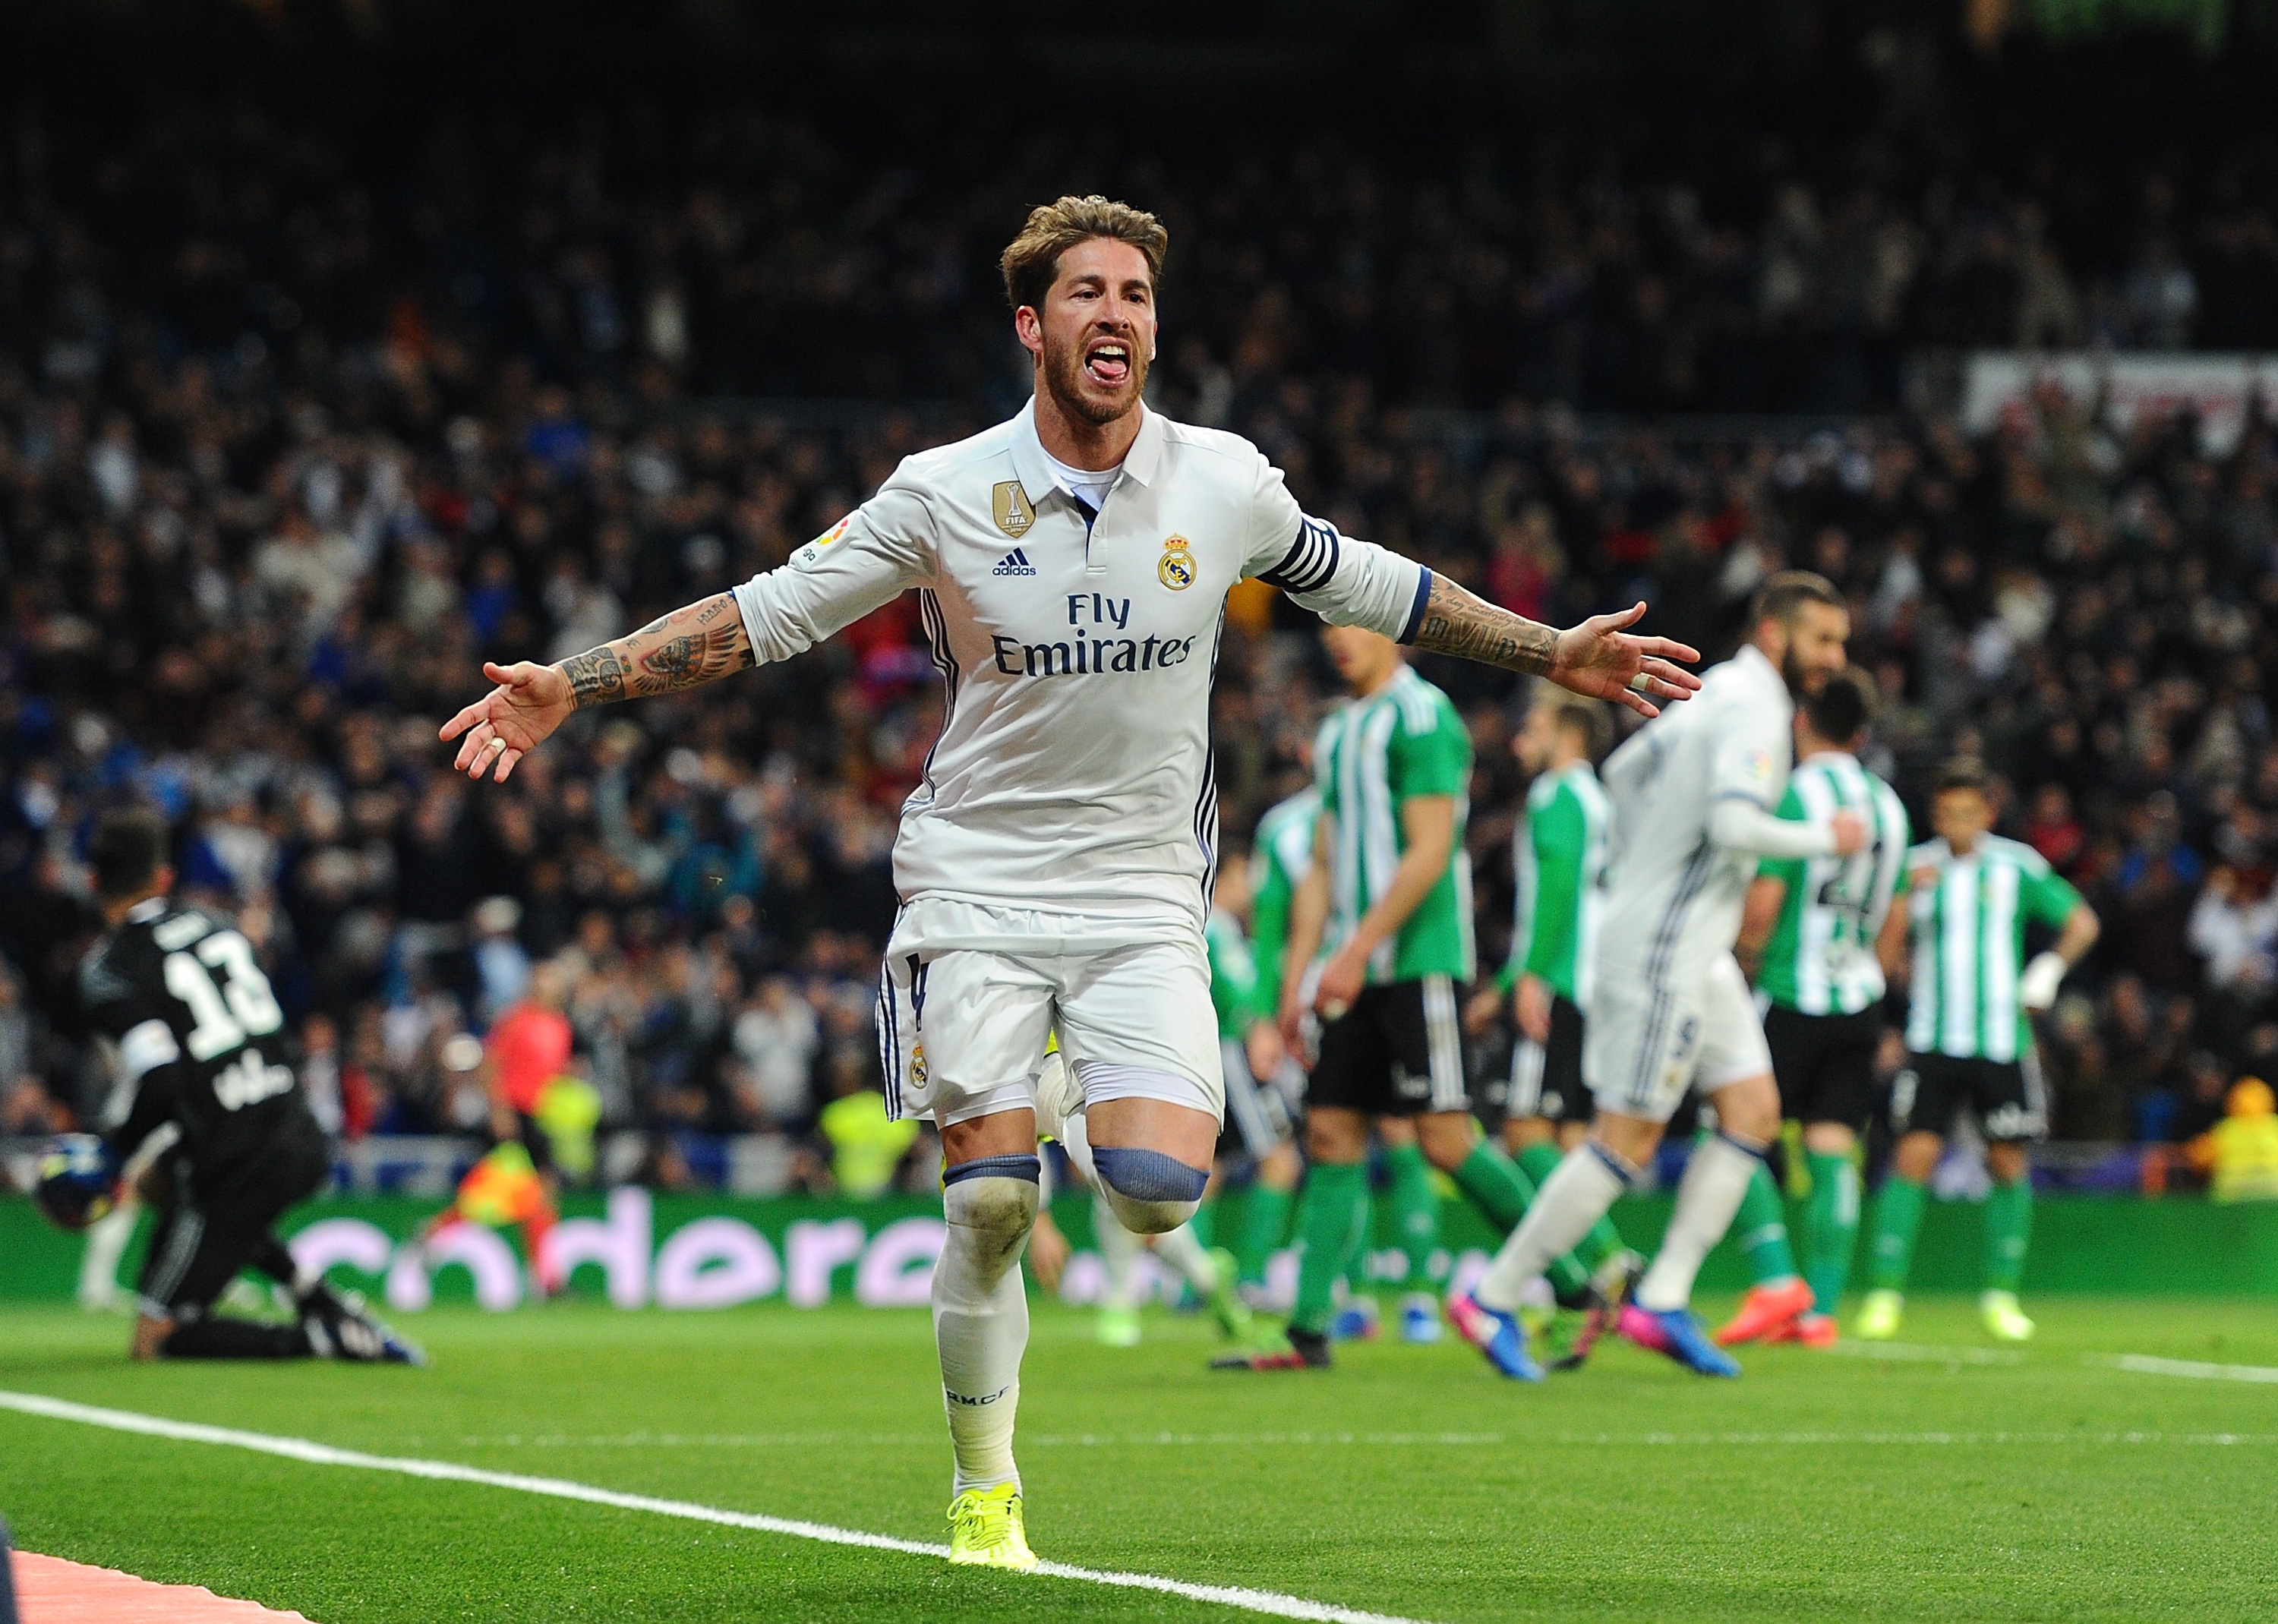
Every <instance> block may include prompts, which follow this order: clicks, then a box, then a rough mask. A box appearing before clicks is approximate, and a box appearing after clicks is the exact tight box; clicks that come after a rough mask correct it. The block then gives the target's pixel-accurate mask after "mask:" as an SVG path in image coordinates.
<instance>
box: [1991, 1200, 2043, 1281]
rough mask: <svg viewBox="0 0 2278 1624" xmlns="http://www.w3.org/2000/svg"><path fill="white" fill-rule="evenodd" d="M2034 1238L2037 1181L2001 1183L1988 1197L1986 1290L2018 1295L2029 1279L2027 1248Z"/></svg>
mask: <svg viewBox="0 0 2278 1624" xmlns="http://www.w3.org/2000/svg"><path fill="white" fill-rule="evenodd" d="M2032 1238H2033V1181H2032V1178H2030V1176H2028V1177H2026V1178H2020V1179H2019V1180H2017V1182H2016V1183H2014V1184H1997V1185H1995V1186H1993V1191H1992V1193H1991V1194H1990V1195H1988V1196H1987V1197H1986V1198H1985V1289H1986V1290H1987V1291H1989V1292H2014V1291H2015V1290H2016V1289H2017V1282H2018V1281H2020V1280H2022V1279H2023V1278H2024V1277H2025V1247H2026V1245H2027V1244H2028V1243H2029V1242H2030V1240H2031V1239H2032Z"/></svg>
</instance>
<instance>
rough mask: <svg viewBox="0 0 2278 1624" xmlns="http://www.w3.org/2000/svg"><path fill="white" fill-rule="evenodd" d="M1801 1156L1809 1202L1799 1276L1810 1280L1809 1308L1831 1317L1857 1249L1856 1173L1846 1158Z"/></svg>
mask: <svg viewBox="0 0 2278 1624" xmlns="http://www.w3.org/2000/svg"><path fill="white" fill-rule="evenodd" d="M1804 1156H1805V1160H1806V1162H1807V1163H1808V1164H1809V1166H1810V1168H1811V1199H1810V1201H1808V1202H1807V1203H1805V1206H1804V1208H1803V1277H1804V1278H1805V1279H1807V1280H1808V1281H1810V1282H1811V1306H1812V1307H1813V1308H1816V1309H1817V1310H1818V1311H1819V1312H1820V1313H1822V1314H1832V1313H1834V1312H1835V1305H1836V1303H1837V1302H1838V1300H1840V1299H1841V1298H1842V1295H1843V1282H1844V1281H1845V1279H1846V1278H1847V1277H1849V1275H1850V1273H1851V1254H1853V1253H1854V1252H1855V1251H1857V1250H1858V1247H1859V1170H1858V1169H1857V1168H1856V1167H1854V1166H1853V1165H1852V1164H1851V1158H1850V1157H1849V1156H1831V1155H1825V1154H1824V1153H1823V1152H1821V1151H1816V1150H1812V1151H1807V1152H1805V1153H1804Z"/></svg>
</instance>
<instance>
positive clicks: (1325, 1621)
mask: <svg viewBox="0 0 2278 1624" xmlns="http://www.w3.org/2000/svg"><path fill="white" fill-rule="evenodd" d="M0 1409H8V1410H15V1411H18V1412H19V1413H20V1414H26V1415H38V1416H42V1417H44V1418H45V1419H47V1420H50V1421H70V1422H79V1423H80V1424H81V1425H84V1426H89V1427H103V1428H106V1429H108V1430H111V1431H113V1432H134V1433H140V1434H141V1435H143V1436H144V1437H162V1438H172V1439H174V1440H175V1441H177V1442H180V1443H186V1444H218V1445H224V1446H226V1447H228V1448H232V1449H248V1450H251V1451H253V1452H256V1454H264V1455H278V1456H281V1457H283V1458H284V1459H286V1460H298V1461H302V1462H303V1463H304V1464H306V1465H310V1466H345V1467H356V1468H363V1470H366V1471H373V1472H394V1473H396V1474H398V1475H401V1476H405V1477H424V1478H431V1479H435V1480H438V1481H442V1482H447V1483H480V1484H483V1485H484V1486H485V1487H487V1488H493V1489H513V1490H516V1491H520V1492H522V1493H524V1494H539V1495H545V1496H547V1497H549V1498H554V1499H559V1500H582V1501H584V1502H585V1503H586V1504H587V1505H592V1506H612V1507H614V1508H615V1509H617V1510H620V1511H645V1512H651V1513H654V1514H656V1515H657V1516H660V1517H679V1518H682V1519H684V1520H685V1521H691V1522H712V1523H718V1524H720V1525H722V1526H723V1527H726V1528H736V1529H754V1530H756V1531H758V1532H760V1533H763V1534H788V1535H790V1536H792V1537H793V1538H796V1539H812V1540H818V1541H820V1542H822V1544H829V1545H860V1546H863V1547H865V1548H867V1549H869V1550H872V1551H899V1552H906V1553H907V1554H908V1555H911V1556H929V1557H946V1556H947V1555H948V1554H949V1548H948V1547H947V1546H946V1545H929V1544H922V1543H921V1542H920V1541H918V1540H914V1539H896V1538H894V1537H892V1536H890V1535H885V1534H866V1533H864V1532H862V1531H861V1530H860V1529H841V1528H833V1527H831V1526H830V1525H829V1523H826V1522H807V1521H802V1520H799V1519H797V1518H791V1517H768V1516H762V1515H760V1514H758V1513H753V1512H741V1511H723V1510H722V1509H720V1508H719V1507H717V1506H699V1505H696V1504H694V1503H692V1502H691V1501H687V1500H666V1499H659V1498H655V1497H654V1496H652V1495H646V1494H623V1493H620V1492H618V1491H616V1490H615V1489H601V1488H596V1487H595V1486H593V1485H592V1484H591V1483H570V1482H569V1481H568V1480H566V1479H563V1478H559V1477H529V1476H524V1475H522V1474H520V1473H516V1472H487V1471H485V1470H483V1469H482V1468H480V1467H472V1466H461V1465H460V1464H458V1463H457V1462H456V1461H452V1460H408V1459H405V1458H402V1457H400V1456H393V1455H369V1454H365V1453H363V1452H362V1451H360V1450H354V1449H335V1448H333V1446H332V1445H329V1444H318V1443H316V1442H314V1441H312V1440H310V1439H308V1438H294V1437H276V1436H275V1435H273V1434H271V1433H266V1432H241V1431H238V1430H235V1429H234V1428H231V1427H209V1426H206V1425H203V1423H200V1422H187V1421H169V1420H167V1419H165V1418H164V1416H159V1415H141V1414H135V1413H134V1411H131V1410H108V1409H99V1408H97V1407H95V1406H93V1405H88V1404H73V1403H72V1402H70V1401H69V1400H68V1399H50V1398H49V1397H47V1396H46V1395H45V1394H42V1393H26V1392H8V1391H0ZM1034 1571H1035V1572H1036V1573H1038V1574H1045V1575H1048V1576H1050V1577H1052V1578H1055V1579H1080V1580H1082V1581H1083V1582H1086V1583H1088V1584H1106V1585H1113V1586H1116V1587H1118V1588H1119V1589H1123V1590H1155V1591H1159V1592H1161V1593H1162V1594H1164V1595H1166V1596H1180V1597H1186V1598H1187V1599H1188V1600H1189V1601H1198V1602H1209V1603H1214V1604H1216V1605H1219V1606H1223V1607H1235V1608H1239V1609H1241V1610H1242V1611H1243V1612H1245V1613H1264V1614H1265V1615H1267V1616H1269V1617H1272V1618H1277V1619H1303V1620H1311V1621H1312V1624H1418V1620H1413V1619H1403V1618H1397V1617H1395V1616H1393V1615H1390V1614H1387V1613H1364V1612H1361V1611H1359V1610H1358V1609H1356V1608H1351V1607H1336V1606H1332V1605H1329V1604H1328V1603H1326V1602H1317V1601H1308V1600H1306V1599H1305V1598H1304V1597H1302V1596H1283V1595H1281V1594H1280V1593H1279V1592H1277V1591H1273V1590H1248V1589H1244V1588H1242V1587H1241V1586H1237V1585H1220V1584H1189V1583H1188V1582H1186V1581H1184V1580H1182V1579H1164V1578H1158V1576H1156V1575H1155V1574H1122V1573H1113V1572H1109V1571H1106V1570H1105V1569H1101V1568H1095V1567H1071V1566H1069V1565H1068V1564H1066V1563H1065V1562H1040V1563H1038V1564H1037V1565H1036V1568H1035V1570H1034Z"/></svg>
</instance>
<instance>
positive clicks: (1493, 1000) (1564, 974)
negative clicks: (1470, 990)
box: [1464, 692, 1639, 1362]
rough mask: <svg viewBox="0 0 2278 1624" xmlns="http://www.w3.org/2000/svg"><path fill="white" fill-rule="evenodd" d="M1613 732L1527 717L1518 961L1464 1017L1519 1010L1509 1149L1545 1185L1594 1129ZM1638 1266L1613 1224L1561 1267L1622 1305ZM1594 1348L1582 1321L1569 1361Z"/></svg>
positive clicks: (1550, 705)
mask: <svg viewBox="0 0 2278 1624" xmlns="http://www.w3.org/2000/svg"><path fill="white" fill-rule="evenodd" d="M1608 733H1609V728H1607V726H1606V716H1605V713H1604V712H1603V711H1602V710H1601V709H1600V708H1599V707H1598V706H1597V705H1593V704H1592V703H1591V702H1590V701H1588V700H1586V699H1575V700H1572V701H1571V703H1570V702H1569V701H1568V699H1567V697H1566V696H1564V695H1563V694H1558V693H1556V692H1546V693H1544V694H1541V695H1540V697H1538V698H1536V699H1535V701H1534V703H1533V705H1531V706H1530V707H1529V708H1528V710H1527V713H1526V721H1525V723H1524V724H1522V726H1521V727H1520V728H1519V731H1518V736H1517V737H1516V738H1515V739H1513V740H1512V741H1511V753H1512V754H1514V755H1515V756H1517V758H1518V760H1519V764H1520V765H1521V766H1524V767H1525V769H1526V770H1527V771H1528V772H1529V773H1531V774H1533V781H1532V782H1530V783H1529V784H1528V786H1527V791H1526V810H1525V814H1524V815H1523V816H1522V817H1521V818H1520V820H1519V822H1518V827H1517V829H1516V830H1515V831H1514V832H1513V834H1512V837H1511V863H1512V870H1513V873H1514V874H1515V876H1516V878H1517V895H1516V901H1515V917H1514V919H1513V922H1512V927H1511V937H1510V961H1509V962H1508V963H1507V964H1504V966H1503V968H1502V972H1501V973H1500V974H1499V975H1497V976H1496V978H1495V980H1494V982H1493V983H1491V984H1490V985H1488V986H1487V987H1482V988H1481V989H1480V990H1479V993H1478V995H1476V996H1474V997H1473V998H1472V1003H1471V1007H1470V1008H1469V1009H1468V1010H1465V1011H1464V1025H1465V1027H1466V1029H1467V1030H1468V1031H1470V1032H1471V1033H1472V1034H1473V1035H1475V1036H1476V1035H1477V1034H1478V1033H1480V1032H1483V1031H1484V1030H1486V1028H1487V1025H1488V1023H1490V1022H1491V1021H1493V1020H1494V1018H1495V1017H1496V1016H1497V1015H1498V1014H1499V1013H1501V1012H1502V1007H1503V1003H1504V1001H1505V1000H1506V999H1513V1000H1514V1001H1515V1004H1516V1012H1517V1017H1518V1034H1519V1035H1518V1041H1517V1043H1516V1044H1514V1045H1513V1046H1512V1048H1511V1056H1510V1096H1509V1099H1510V1105H1509V1109H1508V1111H1507V1112H1506V1114H1505V1116H1504V1118H1503V1129H1502V1132H1503V1145H1504V1147H1505V1149H1507V1150H1508V1151H1509V1152H1510V1156H1511V1159H1512V1160H1513V1161H1515V1162H1517V1163H1518V1165H1519V1168H1520V1170H1522V1171H1524V1172H1525V1174H1526V1176H1527V1178H1528V1179H1529V1180H1530V1181H1532V1182H1533V1183H1534V1184H1536V1185H1538V1186H1539V1185H1540V1183H1541V1182H1542V1180H1544V1179H1546V1178H1549V1177H1550V1175H1551V1174H1552V1173H1553V1172H1554V1171H1556V1170H1557V1166H1558V1163H1559V1161H1560V1159H1561V1158H1562V1157H1563V1155H1564V1154H1565V1153H1566V1152H1567V1151H1568V1150H1571V1149H1572V1148H1573V1147H1574V1146H1576V1145H1578V1144H1579V1143H1580V1142H1581V1140H1582V1137H1583V1135H1584V1134H1585V1133H1586V1132H1588V1130H1589V1126H1590V1117H1591V1114H1592V1109H1593V1108H1592V1105H1591V1101H1590V1093H1589V1090H1588V1089H1587V1088H1586V1086H1584V1085H1583V1082H1582V1033H1583V1030H1584V1023H1585V1021H1586V1018H1587V1016H1588V1011H1589V1006H1590V994H1591V990H1592V986H1593V983H1594V980H1595V979H1596V974H1597V959H1598V929H1599V924H1600V920H1601V918H1602V916H1603V915H1604V912H1605V903H1606V898H1605V882H1606V867H1607V859H1608V851H1609V841H1610V837H1611V835H1612V822H1613V808H1612V806H1611V804H1609V802H1608V800H1607V799H1606V792H1605V790H1604V789H1602V788H1601V787H1600V785H1599V783H1598V774H1597V773H1596V771H1595V770H1594V768H1593V767H1592V766H1591V763H1592V762H1593V761H1594V759H1596V758H1597V756H1598V755H1599V754H1601V752H1602V751H1604V749H1605V747H1606V743H1607V735H1608ZM1562 1262H1563V1263H1565V1264H1568V1265H1569V1266H1570V1267H1569V1269H1567V1271H1566V1272H1568V1273H1570V1274H1571V1273H1572V1272H1579V1271H1582V1270H1588V1269H1595V1270H1599V1271H1601V1277H1600V1284H1601V1290H1602V1295H1603V1296H1604V1297H1605V1298H1606V1299H1607V1300H1609V1301H1613V1302H1615V1303H1617V1304H1618V1301H1619V1300H1620V1299H1621V1298H1622V1297H1623V1296H1624V1295H1625V1294H1626V1292H1627V1285H1628V1282H1627V1276H1628V1275H1629V1274H1630V1273H1631V1272H1633V1270H1634V1268H1635V1266H1636V1265H1637V1263H1638V1262H1639V1260H1638V1259H1637V1258H1636V1256H1635V1254H1632V1253H1631V1252H1630V1251H1629V1250H1628V1248H1626V1247H1624V1246H1623V1244H1622V1238H1621V1235H1620V1233H1619V1232H1618V1231H1616V1229H1615V1228H1614V1225H1613V1221H1612V1220H1611V1219H1610V1218H1606V1217H1601V1218H1600V1219H1599V1220H1598V1221H1597V1223H1596V1224H1594V1225H1593V1226H1592V1227H1591V1230H1590V1232H1589V1233H1588V1235H1586V1237H1585V1238H1584V1239H1583V1242H1582V1245H1581V1246H1579V1247H1577V1248H1576V1249H1575V1251H1574V1252H1573V1253H1572V1254H1569V1257H1568V1259H1566V1260H1562ZM1561 1272H1562V1271H1561V1269H1560V1268H1559V1267H1558V1266H1554V1268H1553V1270H1552V1276H1553V1279H1552V1284H1553V1285H1554V1286H1557V1285H1561V1284H1562V1281H1561V1279H1560V1275H1561ZM1566 1284H1569V1285H1571V1282H1567V1283H1566ZM1594 1340H1595V1335H1594V1327H1593V1326H1591V1325H1587V1324H1586V1325H1585V1326H1584V1327H1583V1330H1582V1333H1581V1335H1580V1336H1579V1337H1578V1338H1576V1343H1575V1346H1573V1347H1572V1348H1571V1349H1570V1350H1569V1351H1568V1353H1567V1355H1566V1359H1567V1360H1571V1359H1572V1358H1573V1357H1574V1355H1576V1354H1578V1353H1579V1354H1586V1353H1588V1352H1589V1343H1590V1342H1592V1341H1594ZM1559 1362H1565V1361H1559Z"/></svg>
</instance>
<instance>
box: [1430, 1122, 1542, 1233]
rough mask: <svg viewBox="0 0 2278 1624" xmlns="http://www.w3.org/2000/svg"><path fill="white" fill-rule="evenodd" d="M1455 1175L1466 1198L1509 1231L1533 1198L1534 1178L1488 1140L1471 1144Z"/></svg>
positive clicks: (1503, 1229) (1495, 1224)
mask: <svg viewBox="0 0 2278 1624" xmlns="http://www.w3.org/2000/svg"><path fill="white" fill-rule="evenodd" d="M1419 1154H1420V1153H1419ZM1455 1179H1456V1188H1457V1189H1458V1190H1461V1191H1462V1192H1463V1193H1464V1199H1465V1200H1466V1201H1470V1202H1471V1204H1472V1206H1474V1207H1476V1208H1479V1210H1480V1212H1482V1213H1484V1214H1485V1215H1486V1216H1487V1222H1488V1223H1490V1224H1494V1226H1495V1228H1496V1229H1498V1230H1500V1231H1502V1233H1504V1234H1506V1235H1508V1234H1510V1231H1513V1230H1515V1229H1517V1227H1518V1221H1519V1220H1520V1219H1521V1218H1523V1217H1525V1216H1526V1208H1527V1206H1528V1204H1529V1203H1530V1202H1532V1201H1533V1200H1534V1180H1533V1179H1532V1178H1528V1177H1527V1176H1526V1175H1525V1173H1522V1172H1520V1171H1519V1170H1518V1164H1517V1163H1516V1162H1513V1161H1512V1160H1511V1159H1510V1157H1509V1156H1507V1155H1503V1153H1502V1151H1500V1150H1497V1149H1496V1148H1495V1147H1494V1146H1493V1145H1490V1144H1489V1143H1487V1140H1480V1141H1479V1143H1478V1144H1476V1145H1474V1146H1472V1154H1471V1155H1467V1156H1465V1157H1464V1160H1463V1162H1462V1163H1461V1164H1460V1165H1459V1166H1457V1167H1456V1171H1455Z"/></svg>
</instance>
